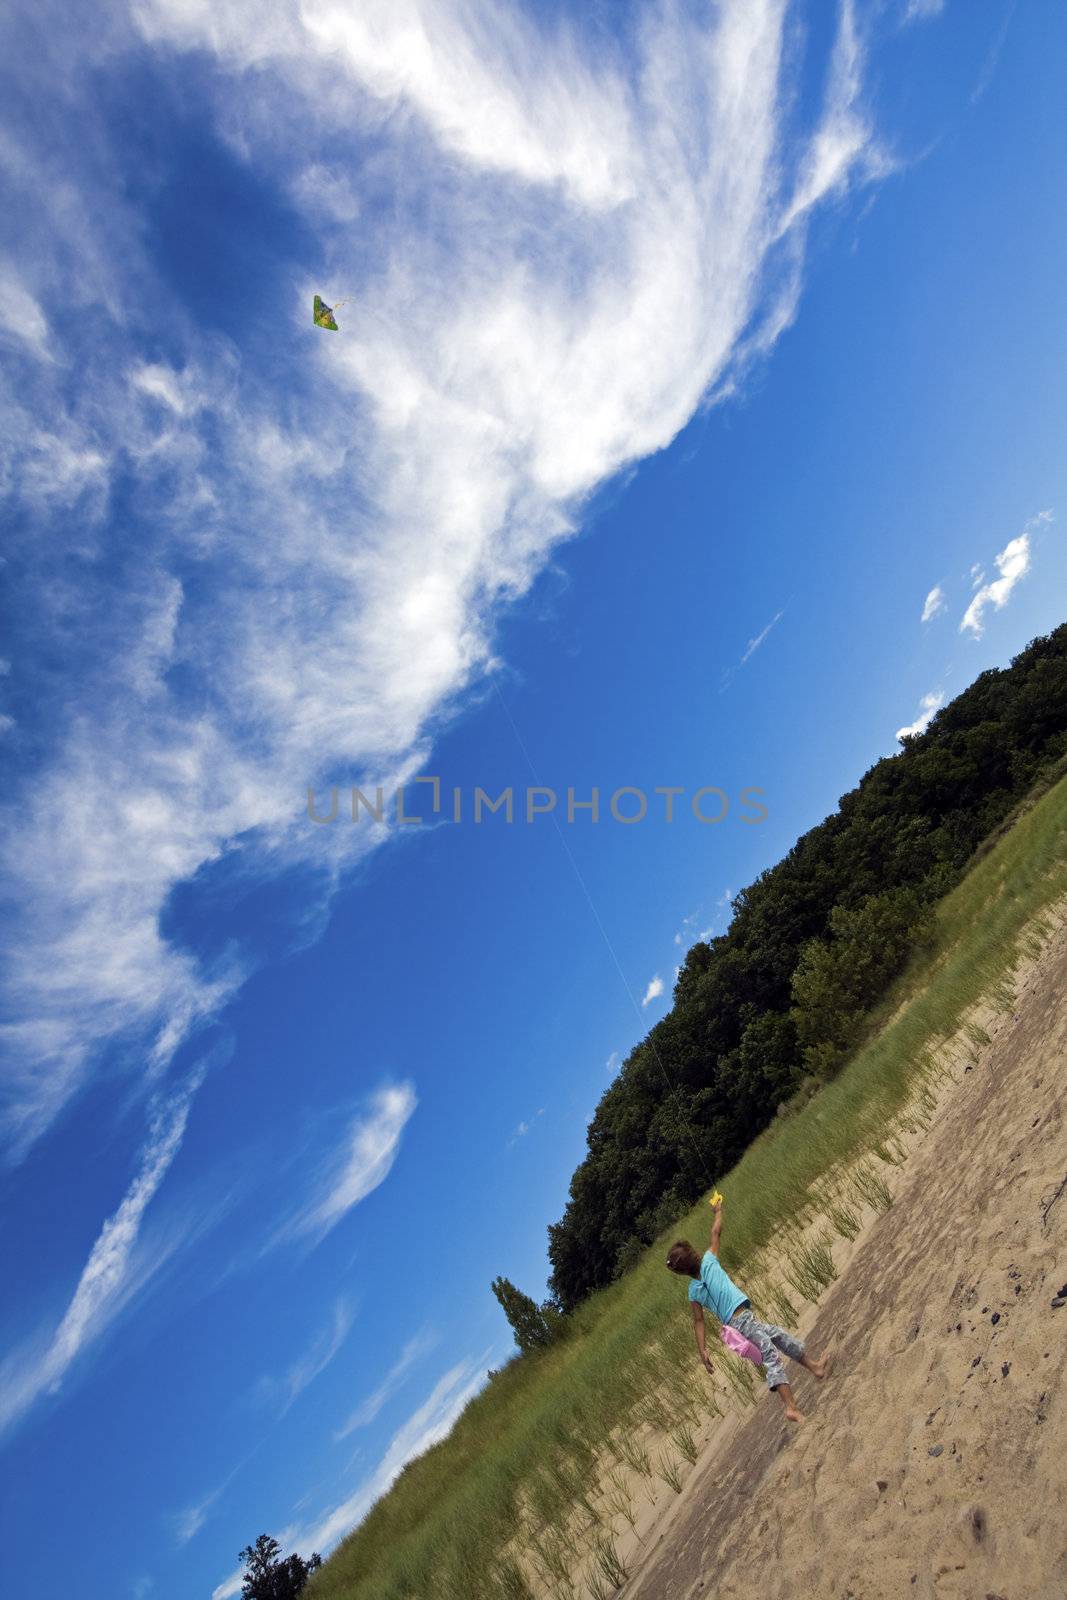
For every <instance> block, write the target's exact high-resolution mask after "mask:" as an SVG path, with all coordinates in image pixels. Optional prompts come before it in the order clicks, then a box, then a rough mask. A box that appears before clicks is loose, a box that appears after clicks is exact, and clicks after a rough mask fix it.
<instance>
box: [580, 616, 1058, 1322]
mask: <svg viewBox="0 0 1067 1600" xmlns="http://www.w3.org/2000/svg"><path fill="white" fill-rule="evenodd" d="M1065 752H1067V623H1065V624H1064V625H1063V626H1061V627H1059V628H1057V629H1056V630H1055V631H1054V632H1053V633H1051V634H1049V635H1048V637H1047V638H1042V639H1037V640H1035V641H1034V642H1033V643H1032V644H1030V645H1029V646H1028V647H1027V648H1026V649H1025V650H1024V651H1022V653H1021V654H1020V655H1018V656H1017V657H1016V658H1015V659H1014V661H1013V662H1012V663H1011V665H1010V667H1007V668H1005V669H1004V670H1002V671H989V672H983V673H982V675H981V676H980V677H979V678H977V679H976V680H975V682H974V683H972V684H971V686H970V687H969V688H968V689H965V690H964V692H963V693H962V694H960V695H958V696H957V698H956V699H955V700H953V701H952V702H951V703H950V704H949V705H947V706H944V707H943V708H942V709H941V710H940V711H939V712H938V713H937V715H936V716H935V717H934V719H933V720H932V722H931V723H930V725H929V727H928V728H927V730H926V731H925V732H924V733H921V734H917V735H915V736H914V737H910V738H907V739H905V740H904V741H903V748H902V749H901V750H900V751H899V752H897V753H896V754H895V755H893V756H888V757H886V758H885V759H884V760H881V761H878V762H876V764H875V765H874V766H873V767H872V768H871V769H870V771H869V772H868V773H866V774H865V776H864V777H863V778H862V780H861V781H860V783H859V784H858V785H857V787H856V788H855V789H853V790H851V791H850V793H848V794H846V795H845V796H844V797H843V799H842V800H841V801H840V804H839V806H838V809H837V811H836V812H835V813H834V814H833V815H832V816H829V817H827V818H826V820H825V821H824V822H821V823H820V824H819V826H818V827H816V828H812V830H811V831H810V833H806V834H805V835H804V836H803V837H802V838H801V839H799V840H798V841H797V843H796V844H795V845H794V847H793V849H792V850H791V851H790V852H789V854H788V855H787V856H786V857H785V859H784V860H782V861H780V862H779V863H778V865H777V866H775V867H771V868H769V869H768V870H767V871H766V872H763V873H761V874H760V876H759V877H758V878H757V879H756V881H755V883H753V884H751V885H750V886H749V887H748V888H747V889H743V890H742V891H741V892H740V893H739V894H738V895H737V896H736V898H735V900H734V902H733V907H734V916H733V920H732V922H731V924H730V927H729V930H728V931H727V932H726V933H725V934H723V935H722V936H721V937H720V938H716V939H713V940H711V942H710V943H708V944H704V943H700V944H695V945H694V946H693V948H692V949H691V950H690V951H689V953H688V955H687V957H686V960H685V963H684V965H683V967H682V969H681V971H680V973H679V976H678V981H677V983H676V984H675V988H674V1004H673V1007H672V1009H671V1011H670V1012H669V1014H668V1015H667V1016H665V1017H664V1018H663V1019H662V1021H660V1022H658V1023H657V1024H656V1026H655V1027H654V1028H653V1029H652V1030H651V1031H650V1033H649V1034H648V1035H647V1037H646V1038H645V1039H643V1040H642V1041H641V1043H640V1044H638V1045H637V1046H636V1047H635V1048H634V1049H633V1051H632V1052H631V1053H630V1055H629V1056H628V1058H627V1060H626V1061H625V1063H624V1065H623V1067H622V1069H621V1071H620V1072H619V1074H618V1076H617V1078H616V1079H615V1080H614V1082H613V1083H612V1084H611V1087H610V1088H609V1089H608V1090H607V1092H606V1094H605V1095H604V1096H603V1098H602V1100H601V1101H600V1104H599V1106H598V1107H597V1109H596V1113H595V1115H594V1117H593V1120H592V1122H591V1123H590V1125H589V1130H588V1147H589V1148H588V1154H587V1155H586V1157H585V1159H584V1160H583V1161H582V1163H581V1165H580V1166H579V1167H578V1169H577V1171H576V1172H575V1174H574V1176H573V1178H572V1179H571V1185H570V1198H569V1200H568V1203H567V1208H566V1211H565V1212H564V1215H563V1217H562V1219H561V1220H560V1221H559V1222H557V1223H554V1224H553V1225H552V1226H550V1228H549V1258H550V1260H551V1263H552V1277H551V1279H550V1289H551V1292H552V1295H553V1299H554V1303H555V1305H556V1306H558V1307H559V1308H561V1309H562V1310H564V1311H568V1310H571V1309H572V1308H573V1307H574V1306H575V1305H577V1304H578V1303H579V1302H580V1301H581V1300H583V1299H584V1298H585V1297H586V1296H587V1295H588V1294H590V1293H591V1292H592V1291H593V1290H594V1289H597V1288H600V1287H601V1286H603V1285H604V1284H606V1283H608V1282H610V1281H611V1279H612V1278H614V1277H615V1276H617V1274H618V1273H619V1272H620V1271H621V1270H622V1269H623V1268H624V1267H625V1266H626V1265H627V1263H628V1262H629V1261H630V1260H631V1259H632V1258H633V1257H634V1256H635V1254H636V1253H638V1252H639V1251H640V1250H641V1249H642V1248H643V1247H644V1246H645V1245H646V1244H648V1243H649V1242H651V1240H652V1239H653V1238H654V1237H655V1236H656V1235H657V1234H658V1233H659V1232H660V1231H661V1230H662V1229H663V1228H665V1227H666V1226H668V1225H669V1223H670V1221H671V1220H672V1219H673V1218H674V1217H675V1216H677V1215H679V1214H680V1213H681V1212H682V1211H683V1210H685V1209H686V1208H687V1207H688V1206H689V1205H691V1204H692V1202H693V1201H694V1200H695V1199H696V1198H697V1197H698V1196H699V1195H700V1193H701V1192H702V1191H703V1190H704V1189H706V1187H707V1176H706V1174H707V1173H708V1172H711V1173H714V1174H721V1173H723V1172H725V1171H726V1170H727V1169H728V1168H729V1167H731V1166H732V1165H733V1163H734V1162H735V1161H737V1159H738V1158H739V1156H740V1155H741V1153H742V1152H743V1150H744V1149H745V1147H746V1146H747V1145H748V1144H749V1143H750V1141H751V1140H752V1139H753V1138H754V1137H755V1135H756V1134H757V1133H759V1131H760V1130H761V1129H762V1128H763V1127H765V1126H766V1124H767V1123H768V1122H769V1121H770V1120H771V1119H772V1118H773V1117H774V1115H775V1113H776V1111H777V1108H778V1106H779V1105H780V1103H781V1102H782V1101H783V1100H785V1099H787V1098H788V1097H789V1096H791V1095H792V1094H793V1093H794V1092H795V1090H796V1089H797V1087H798V1086H799V1085H800V1084H801V1083H802V1082H803V1081H804V1080H805V1079H814V1080H819V1079H822V1078H826V1077H827V1076H829V1075H831V1074H832V1073H833V1072H834V1070H835V1068H836V1067H837V1066H838V1065H839V1063H840V1062H841V1060H842V1058H843V1057H844V1055H845V1054H846V1053H847V1051H848V1050H849V1048H850V1046H851V1045H852V1044H853V1043H854V1042H855V1041H856V1039H857V1036H858V1034H859V1032H860V1031H861V1030H862V1027H863V1023H864V1017H865V1014H866V1013H867V1012H868V1011H869V1009H870V1007H871V1006H872V1005H874V1004H876V1002H877V1001H878V999H879V998H880V997H881V996H882V994H883V993H884V991H885V989H886V988H887V986H888V984H889V983H890V981H891V980H892V978H893V977H894V975H895V974H896V973H897V972H899V970H900V968H901V966H902V965H903V963H904V961H905V959H906V958H907V955H908V952H909V950H910V949H911V948H912V947H913V945H914V943H915V941H916V939H919V938H921V937H922V932H923V927H924V923H925V922H926V920H927V919H928V918H929V915H930V907H931V906H932V905H933V903H934V902H935V901H936V900H937V899H939V898H940V897H941V896H942V895H943V894H945V892H946V891H947V890H948V889H950V888H951V887H952V885H953V884H954V883H955V882H956V881H957V879H958V878H959V877H960V875H961V873H962V871H963V869H964V867H965V866H966V864H967V862H968V860H969V858H970V857H971V855H972V854H973V852H974V850H975V848H976V847H977V846H978V845H979V844H980V843H981V841H982V840H983V839H985V838H986V837H987V836H988V835H989V834H990V833H991V832H992V831H993V830H994V829H995V828H996V827H997V825H998V824H999V823H1001V822H1002V821H1003V820H1004V818H1005V817H1006V816H1007V815H1008V813H1009V812H1010V811H1011V810H1012V808H1013V807H1014V806H1015V805H1016V804H1017V802H1018V801H1019V800H1020V799H1021V798H1022V797H1023V796H1024V795H1025V794H1026V792H1027V790H1028V789H1029V788H1030V787H1031V786H1032V785H1033V784H1034V782H1035V780H1036V779H1038V778H1039V777H1040V776H1041V775H1042V773H1043V772H1045V771H1047V770H1048V769H1050V768H1051V767H1052V766H1053V765H1054V764H1055V763H1056V762H1057V761H1058V760H1059V759H1060V758H1061V757H1063V756H1064V754H1065Z"/></svg>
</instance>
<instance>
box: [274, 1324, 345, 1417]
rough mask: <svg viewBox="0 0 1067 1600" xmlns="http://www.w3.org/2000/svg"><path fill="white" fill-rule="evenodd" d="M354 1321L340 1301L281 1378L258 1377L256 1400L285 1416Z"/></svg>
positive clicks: (318, 1372)
mask: <svg viewBox="0 0 1067 1600" xmlns="http://www.w3.org/2000/svg"><path fill="white" fill-rule="evenodd" d="M354 1318H355V1310H354V1308H353V1306H352V1305H351V1303H350V1302H349V1301H347V1300H345V1299H340V1300H338V1301H337V1302H336V1304H335V1305H334V1307H333V1311H332V1314H331V1316H330V1320H329V1322H328V1324H327V1326H326V1327H325V1328H323V1329H322V1330H321V1331H320V1332H319V1333H318V1334H317V1335H316V1337H315V1338H314V1339H313V1340H312V1342H311V1345H310V1346H309V1348H308V1349H307V1350H305V1352H304V1354H303V1355H302V1356H301V1357H300V1358H299V1360H298V1361H295V1362H294V1363H293V1365H292V1366H291V1367H290V1368H289V1370H288V1371H287V1372H284V1373H283V1374H282V1375H281V1376H280V1377H265V1378H261V1379H260V1380H259V1382H258V1383H257V1384H256V1386H255V1390H254V1393H255V1397H256V1399H257V1400H261V1401H264V1402H265V1403H266V1404H267V1405H270V1406H274V1407H276V1408H277V1412H278V1416H279V1417H284V1415H285V1413H286V1412H287V1411H288V1410H289V1408H290V1406H291V1405H292V1404H293V1402H294V1401H295V1400H297V1399H298V1398H299V1396H300V1395H302V1394H303V1392H304V1390H305V1389H306V1388H307V1387H308V1385H309V1384H312V1383H314V1381H315V1379H316V1378H317V1377H319V1375H320V1374H321V1373H323V1372H325V1371H326V1368H327V1367H328V1366H329V1365H330V1362H331V1361H332V1360H333V1359H334V1357H335V1356H336V1355H337V1354H338V1353H339V1351H340V1350H341V1347H342V1346H343V1344H344V1342H345V1340H346V1339H347V1338H348V1335H349V1333H350V1332H351V1329H352V1323H353V1320H354Z"/></svg>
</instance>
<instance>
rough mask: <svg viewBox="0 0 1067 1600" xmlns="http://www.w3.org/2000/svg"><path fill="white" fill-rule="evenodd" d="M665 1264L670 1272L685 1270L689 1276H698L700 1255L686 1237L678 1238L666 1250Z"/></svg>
mask: <svg viewBox="0 0 1067 1600" xmlns="http://www.w3.org/2000/svg"><path fill="white" fill-rule="evenodd" d="M667 1265H668V1266H669V1267H670V1269H671V1271H672V1272H686V1273H688V1274H689V1276H690V1277H691V1278H699V1277H700V1257H699V1256H698V1255H697V1253H696V1251H695V1250H694V1249H693V1246H692V1245H691V1244H690V1243H689V1240H688V1239H679V1240H678V1241H677V1243H676V1244H672V1245H671V1247H670V1249H669V1250H668V1251H667Z"/></svg>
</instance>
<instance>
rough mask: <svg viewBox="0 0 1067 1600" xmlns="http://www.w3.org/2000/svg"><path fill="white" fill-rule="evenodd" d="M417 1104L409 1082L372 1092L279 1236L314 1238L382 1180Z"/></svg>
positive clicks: (389, 1169)
mask: <svg viewBox="0 0 1067 1600" xmlns="http://www.w3.org/2000/svg"><path fill="white" fill-rule="evenodd" d="M417 1105H418V1101H417V1099H416V1097H415V1090H414V1088H413V1086H412V1085H411V1084H410V1083H401V1084H395V1085H392V1084H391V1085H389V1086H387V1087H386V1088H384V1089H379V1090H378V1091H377V1092H376V1093H375V1094H373V1095H372V1096H371V1097H370V1100H369V1103H368V1107H367V1109H365V1110H364V1111H361V1112H360V1113H359V1114H358V1115H357V1116H355V1117H354V1118H353V1119H352V1122H351V1123H350V1124H349V1128H348V1131H347V1133H346V1134H345V1137H344V1139H343V1141H342V1142H341V1146H340V1148H339V1149H338V1150H337V1151H335V1153H334V1155H333V1157H332V1159H331V1158H327V1159H326V1161H325V1163H324V1164H325V1165H326V1166H327V1167H329V1168H330V1173H329V1176H328V1177H327V1179H326V1181H325V1183H324V1184H321V1185H320V1186H319V1188H318V1189H317V1191H316V1192H315V1194H314V1195H313V1196H312V1198H311V1199H310V1200H309V1201H308V1202H307V1204H306V1205H305V1206H304V1208H303V1209H302V1210H301V1211H300V1212H298V1214H297V1215H296V1216H295V1217H294V1218H292V1219H291V1221H290V1222H288V1223H287V1224H286V1225H285V1227H284V1228H283V1230H282V1235H281V1236H282V1237H288V1236H291V1235H294V1234H313V1235H314V1236H315V1238H316V1241H318V1240H319V1239H321V1238H323V1237H324V1235H325V1234H327V1233H328V1232H329V1231H330V1229H331V1228H333V1227H335V1226H336V1225H337V1223H338V1222H340V1220H341V1218H342V1217H343V1216H345V1214H346V1213H347V1212H349V1211H351V1209H352V1207H353V1206H355V1205H358V1204H359V1202H360V1201H361V1200H365V1199H366V1197H367V1195H369V1194H370V1193H372V1191H373V1190H375V1189H377V1187H378V1185H379V1184H380V1183H384V1182H385V1179H386V1178H387V1177H388V1176H389V1173H390V1171H391V1170H392V1166H393V1162H394V1161H395V1160H396V1158H397V1155H398V1153H399V1150H400V1138H401V1135H402V1134H403V1132H404V1128H405V1127H406V1126H407V1123H408V1119H409V1118H410V1117H411V1116H412V1114H413V1112H414V1110H415V1107H416V1106H417Z"/></svg>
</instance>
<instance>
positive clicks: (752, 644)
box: [739, 611, 785, 667]
mask: <svg viewBox="0 0 1067 1600" xmlns="http://www.w3.org/2000/svg"><path fill="white" fill-rule="evenodd" d="M784 616H785V612H784V611H778V612H776V613H775V615H774V616H773V617H772V618H771V620H770V622H768V624H767V626H766V627H765V628H764V629H763V630H762V631H761V632H760V633H757V635H756V637H755V638H754V639H750V640H749V641H748V645H747V648H746V650H745V653H744V655H743V656H742V657H741V661H740V663H739V665H741V666H742V667H743V666H744V664H745V662H746V661H747V660H748V659H749V657H750V656H754V655H755V653H756V651H757V650H758V649H759V647H760V645H761V644H762V643H763V641H764V639H766V637H767V635H768V634H769V633H770V631H771V629H772V628H773V627H774V625H775V623H776V622H781V620H782V618H783V617H784Z"/></svg>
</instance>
